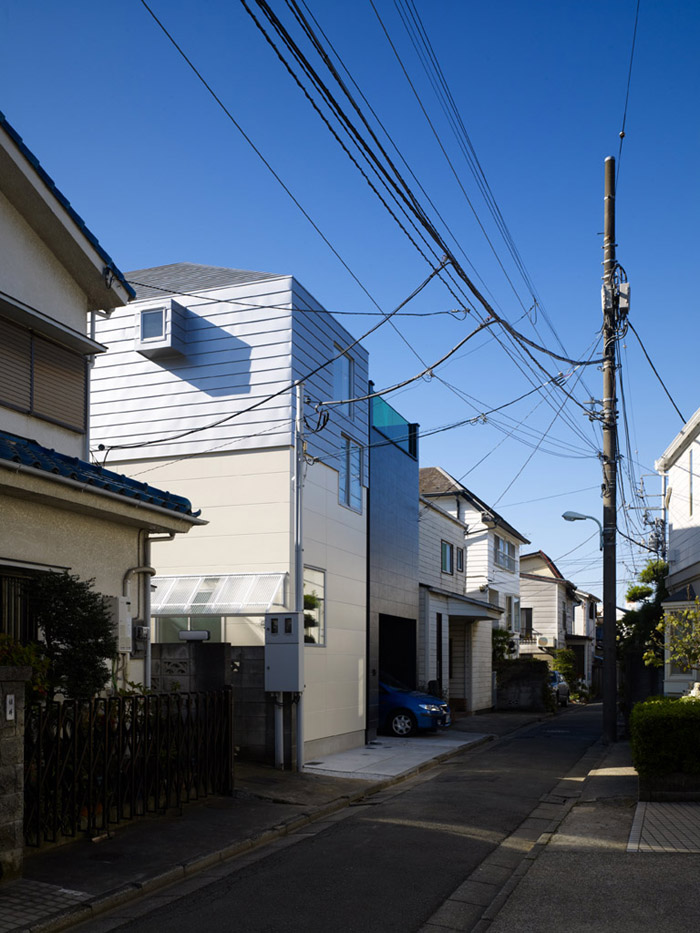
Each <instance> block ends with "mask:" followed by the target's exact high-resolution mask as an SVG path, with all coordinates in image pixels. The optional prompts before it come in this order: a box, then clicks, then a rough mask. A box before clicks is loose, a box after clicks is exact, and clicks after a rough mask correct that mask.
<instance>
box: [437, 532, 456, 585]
mask: <svg viewBox="0 0 700 933" xmlns="http://www.w3.org/2000/svg"><path fill="white" fill-rule="evenodd" d="M454 552H455V546H454V544H452V543H450V542H449V541H445V540H444V538H443V539H442V540H441V541H440V573H447V574H449V575H450V576H454V566H455V553H454Z"/></svg>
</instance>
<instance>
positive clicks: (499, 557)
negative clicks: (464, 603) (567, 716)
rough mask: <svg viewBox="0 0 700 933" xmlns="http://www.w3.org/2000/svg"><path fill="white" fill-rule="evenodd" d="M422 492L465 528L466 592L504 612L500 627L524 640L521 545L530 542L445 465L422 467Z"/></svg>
mask: <svg viewBox="0 0 700 933" xmlns="http://www.w3.org/2000/svg"><path fill="white" fill-rule="evenodd" d="M420 483H421V495H422V496H424V497H425V498H427V499H430V500H432V501H434V502H436V503H438V504H439V505H440V508H441V509H442V510H443V511H445V512H447V513H448V514H449V515H452V516H453V518H455V519H457V520H458V521H459V522H461V523H462V525H463V527H464V547H465V548H466V549H467V551H468V556H469V559H468V563H469V569H468V570H467V571H466V573H465V577H464V590H463V592H464V594H465V595H467V596H471V597H473V598H474V599H478V600H485V601H487V602H489V603H491V605H493V606H496V607H498V608H500V609H501V610H502V612H501V613H500V623H499V624H500V625H501V626H502V627H503V628H506V629H510V631H511V632H513V634H514V640H515V642H516V645H517V642H518V636H519V632H520V576H519V570H520V549H521V548H522V546H523V545H525V544H529V543H530V542H529V541H528V539H527V538H525V537H524V536H523V535H521V534H520V532H519V531H517V530H516V529H515V528H514V527H513V526H512V525H511V524H510V523H509V522H507V521H506V520H505V518H503V516H501V515H499V514H498V512H496V511H495V509H493V508H491V507H490V506H489V505H487V503H486V502H484V501H483V499H480V498H479V496H477V495H476V494H475V493H473V492H472V491H471V490H469V489H467V488H466V486H463V485H462V484H461V483H460V482H459V481H458V480H456V479H454V477H452V476H450V474H449V473H447V472H446V471H445V470H443V469H442V467H425V468H422V469H421V471H420Z"/></svg>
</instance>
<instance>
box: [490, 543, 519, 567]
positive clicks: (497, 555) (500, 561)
mask: <svg viewBox="0 0 700 933" xmlns="http://www.w3.org/2000/svg"><path fill="white" fill-rule="evenodd" d="M493 545H494V557H493V560H494V563H495V564H496V566H497V567H500V568H501V570H507V571H508V572H509V573H515V568H516V555H515V544H514V543H513V542H512V541H509V540H508V538H502V537H501V536H500V535H496V534H495V535H494V536H493Z"/></svg>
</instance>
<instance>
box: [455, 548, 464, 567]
mask: <svg viewBox="0 0 700 933" xmlns="http://www.w3.org/2000/svg"><path fill="white" fill-rule="evenodd" d="M455 567H456V569H457V573H464V548H463V547H458V548H456V549H455Z"/></svg>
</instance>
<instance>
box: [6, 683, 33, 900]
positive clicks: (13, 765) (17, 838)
mask: <svg viewBox="0 0 700 933" xmlns="http://www.w3.org/2000/svg"><path fill="white" fill-rule="evenodd" d="M31 673H32V672H31V668H29V667H3V666H0V883H1V882H3V881H8V880H9V879H11V878H18V877H20V875H21V874H22V852H23V849H24V693H25V685H26V682H27V681H28V680H29V679H30V677H31ZM8 699H9V705H8ZM8 717H9V718H8Z"/></svg>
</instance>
